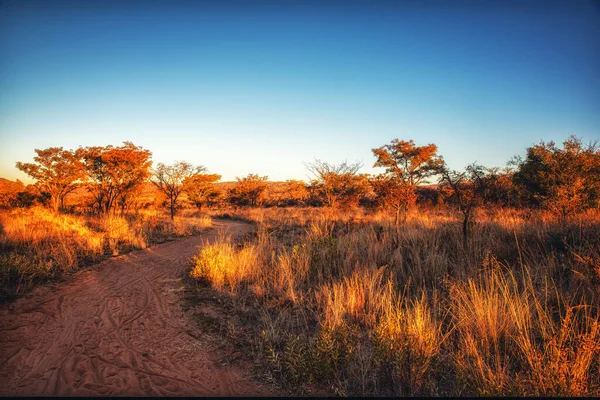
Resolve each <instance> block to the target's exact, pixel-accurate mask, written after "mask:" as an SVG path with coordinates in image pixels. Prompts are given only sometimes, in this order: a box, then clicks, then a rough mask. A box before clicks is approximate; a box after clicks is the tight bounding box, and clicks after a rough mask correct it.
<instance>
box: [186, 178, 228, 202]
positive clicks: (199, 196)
mask: <svg viewBox="0 0 600 400" xmlns="http://www.w3.org/2000/svg"><path fill="white" fill-rule="evenodd" d="M219 179H221V175H218V174H196V175H192V176H190V177H187V178H185V179H184V180H183V190H184V191H185V192H186V194H187V196H188V199H189V200H190V201H191V202H192V203H194V204H195V205H196V207H198V210H200V211H202V206H204V205H209V204H212V203H214V202H215V201H216V199H217V198H218V197H219V196H220V195H221V191H220V190H219V189H218V188H217V187H216V186H215V182H217V181H218V180H219Z"/></svg>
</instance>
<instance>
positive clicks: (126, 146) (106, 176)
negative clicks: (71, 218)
mask: <svg viewBox="0 0 600 400" xmlns="http://www.w3.org/2000/svg"><path fill="white" fill-rule="evenodd" d="M77 155H78V156H79V157H80V158H81V160H82V161H83V165H84V170H85V172H86V175H87V179H88V189H89V190H90V192H91V193H92V195H93V196H94V208H95V209H96V210H97V211H98V213H99V214H109V213H111V212H115V211H116V209H117V207H120V208H121V212H124V210H125V208H126V207H127V204H128V202H129V201H130V198H131V197H132V196H133V195H134V193H135V192H136V191H137V190H138V189H139V186H140V185H142V184H143V183H144V182H145V181H146V179H147V178H148V177H149V176H150V167H151V166H152V160H151V157H152V153H151V152H150V150H145V149H144V148H142V147H141V146H136V145H134V144H133V143H131V142H124V143H123V146H119V147H114V146H112V145H110V146H106V147H102V146H93V147H85V148H79V149H78V150H77Z"/></svg>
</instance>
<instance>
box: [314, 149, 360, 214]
mask: <svg viewBox="0 0 600 400" xmlns="http://www.w3.org/2000/svg"><path fill="white" fill-rule="evenodd" d="M361 167H362V164H361V163H359V162H357V163H354V164H348V163H347V162H346V161H344V162H342V163H340V164H337V165H336V164H329V163H327V162H325V161H321V160H318V159H317V160H315V161H314V162H312V163H310V164H306V168H307V169H308V170H309V171H310V172H311V173H312V174H313V177H314V178H313V179H312V180H311V186H310V189H311V190H312V191H313V192H314V193H315V194H316V195H317V197H318V198H319V199H320V200H321V201H322V202H323V204H324V205H325V206H326V207H328V208H329V209H330V210H333V209H335V208H340V207H343V208H348V207H353V206H356V205H357V204H358V201H359V199H360V198H361V196H363V195H364V194H366V192H367V191H368V190H369V183H368V179H367V177H366V175H359V174H358V170H359V169H360V168H361Z"/></svg>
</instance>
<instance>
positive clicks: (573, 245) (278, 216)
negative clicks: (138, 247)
mask: <svg viewBox="0 0 600 400" xmlns="http://www.w3.org/2000/svg"><path fill="white" fill-rule="evenodd" d="M235 216H237V217H238V218H241V219H247V220H250V221H254V222H256V223H257V226H258V230H257V234H256V237H255V238H254V239H253V240H250V241H247V242H246V243H245V244H243V245H242V246H237V245H236V244H235V243H231V242H230V241H229V240H228V239H227V238H223V239H222V240H220V241H219V242H218V243H216V244H214V245H212V246H208V247H205V248H204V249H203V250H202V251H201V252H200V253H199V254H198V256H197V257H196V258H195V259H194V265H193V267H192V269H191V271H190V275H191V276H192V277H193V278H195V279H196V280H198V282H204V283H209V284H210V285H211V286H212V287H213V288H215V289H217V290H219V291H221V292H223V293H224V294H225V295H226V296H227V297H229V298H230V299H231V301H232V302H233V304H234V305H235V308H236V309H237V311H238V312H239V313H240V315H241V316H242V317H243V316H244V315H245V316H246V319H248V320H251V321H253V324H251V325H250V326H251V327H254V329H253V330H252V332H251V333H250V334H249V336H248V337H247V340H248V341H249V343H247V344H251V345H252V346H251V348H253V356H254V357H255V358H256V359H257V360H259V361H260V362H261V363H262V364H263V366H266V368H267V369H268V371H269V373H270V374H272V376H273V377H274V378H275V379H277V380H278V381H279V382H280V383H281V384H283V385H287V386H289V387H297V385H298V384H299V383H306V382H308V383H312V384H315V385H317V386H323V387H325V388H326V389H327V390H328V391H330V392H332V393H338V394H345V395H522V396H523V395H525V396H532V395H542V396H548V395H550V396H563V395H575V396H577V395H596V396H597V395H600V379H599V376H600V320H599V318H600V316H599V313H598V311H599V310H598V305H599V294H600V292H599V290H600V247H599V245H598V237H600V214H598V212H594V211H588V212H587V213H585V214H581V215H578V216H577V217H573V218H571V219H570V220H564V219H562V220H558V219H556V218H554V217H552V216H551V215H548V214H545V213H543V212H535V213H533V212H529V211H517V210H511V209H498V210H494V211H488V212H487V213H481V215H479V216H478V223H477V224H476V225H475V226H474V227H473V228H472V229H473V235H472V236H471V237H470V238H469V242H468V243H467V246H465V244H464V243H463V238H462V234H461V218H459V216H458V215H454V214H453V213H451V212H450V211H432V210H430V211H427V210H421V211H415V212H414V213H412V214H409V215H408V216H407V220H406V222H405V223H404V224H403V225H402V226H401V229H399V230H398V229H396V226H395V221H394V219H393V218H392V217H388V216H386V215H385V214H381V213H370V214H367V213H365V212H363V211H360V210H354V211H349V212H346V213H338V214H336V216H335V217H332V216H331V214H330V213H326V212H324V211H323V210H322V209H314V208H313V209H311V208H305V209H298V208H297V209H262V210H261V209H250V210H244V211H241V212H238V213H237V214H236V215H235ZM256 321H259V323H258V324H257V323H256Z"/></svg>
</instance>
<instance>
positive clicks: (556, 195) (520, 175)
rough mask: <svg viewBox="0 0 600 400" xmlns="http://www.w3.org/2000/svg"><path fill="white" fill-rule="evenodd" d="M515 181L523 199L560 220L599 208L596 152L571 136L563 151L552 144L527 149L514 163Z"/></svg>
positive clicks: (599, 176)
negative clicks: (524, 154) (585, 210)
mask: <svg viewBox="0 0 600 400" xmlns="http://www.w3.org/2000/svg"><path fill="white" fill-rule="evenodd" d="M517 165H518V170H517V172H516V173H515V176H514V178H515V182H516V183H517V184H518V185H519V187H520V188H521V189H523V191H524V194H525V196H526V197H527V200H528V201H529V202H530V203H531V204H532V205H536V206H540V207H542V208H545V209H547V210H550V211H551V212H553V213H555V214H557V215H559V216H560V217H562V218H565V217H567V216H568V215H570V214H573V213H576V212H578V211H581V210H582V209H585V208H598V207H600V149H599V148H598V146H597V142H594V143H590V144H589V145H587V146H585V145H584V144H583V143H582V142H581V139H578V138H576V137H574V136H571V137H570V138H569V139H567V140H566V141H565V142H564V143H563V148H562V149H561V148H559V147H557V146H556V144H555V143H554V142H549V143H544V142H543V141H542V142H541V143H540V144H537V145H535V146H532V147H529V148H527V156H526V158H525V160H519V159H518V160H517Z"/></svg>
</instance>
